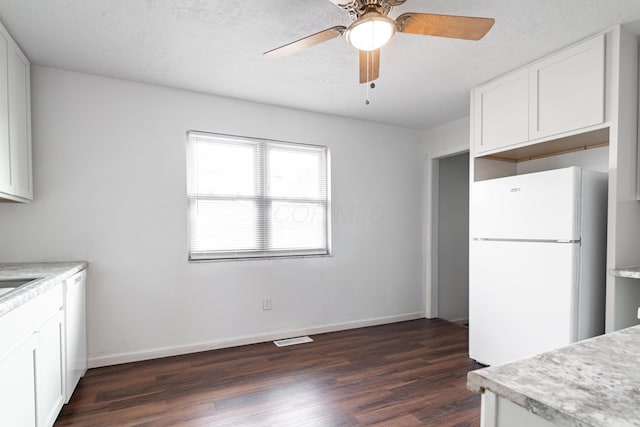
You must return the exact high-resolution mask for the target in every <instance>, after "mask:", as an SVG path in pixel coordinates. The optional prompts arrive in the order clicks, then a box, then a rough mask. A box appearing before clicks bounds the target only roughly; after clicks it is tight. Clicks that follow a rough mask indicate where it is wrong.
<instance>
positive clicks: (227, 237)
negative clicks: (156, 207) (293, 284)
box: [187, 131, 329, 261]
mask: <svg viewBox="0 0 640 427" xmlns="http://www.w3.org/2000/svg"><path fill="white" fill-rule="evenodd" d="M328 157H329V153H328V149H327V147H323V146H317V145H306V144H293V143H285V142H279V141H269V140H261V139H253V138H244V137H237V136H229V135H218V134H210V133H203V132H193V131H192V132H189V133H188V173H189V176H188V188H187V196H188V202H189V260H192V261H198V260H213V259H229V258H260V257H280V256H304V255H327V254H329V191H328V164H329V160H328Z"/></svg>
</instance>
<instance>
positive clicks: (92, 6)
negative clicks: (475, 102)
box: [0, 0, 640, 129]
mask: <svg viewBox="0 0 640 427" xmlns="http://www.w3.org/2000/svg"><path fill="white" fill-rule="evenodd" d="M407 11H412V12H426V13H441V14H453V15H468V16H484V17H493V18H495V20H496V24H495V26H494V27H493V29H492V30H491V31H490V32H489V34H488V35H487V36H486V37H485V38H484V39H483V40H481V41H478V42H472V41H461V40H452V39H445V38H436V37H425V36H416V35H409V34H397V35H396V36H395V37H394V38H393V39H392V40H391V42H390V43H389V44H388V45H387V46H385V47H383V49H382V53H381V73H380V79H379V80H378V81H377V82H376V83H377V87H376V88H375V89H374V90H371V91H370V93H369V98H370V99H371V103H370V105H368V106H366V105H365V102H364V101H365V98H366V96H367V94H366V90H367V89H366V86H365V85H360V84H358V82H357V78H358V58H357V56H358V55H357V51H355V50H354V49H353V48H351V47H350V46H349V45H347V43H346V42H345V40H343V39H340V38H338V39H334V40H331V41H328V42H326V43H324V44H321V45H318V46H315V47H312V48H310V49H307V50H305V51H303V52H300V53H297V54H295V55H292V56H288V57H285V58H281V59H267V58H264V57H263V56H262V52H264V51H266V50H269V49H272V48H274V47H277V46H280V45H282V44H285V43H288V42H291V41H293V40H296V39H299V38H301V37H304V36H307V35H310V34H312V33H315V32H318V31H321V30H324V29H326V28H328V27H331V26H334V25H348V24H349V22H350V19H349V16H348V14H347V13H346V12H344V11H342V10H341V9H339V8H337V7H336V6H335V5H333V4H332V3H331V2H329V1H328V0H226V1H224V0H108V1H105V0H47V1H36V0H2V1H1V2H0V20H1V21H2V22H3V23H4V24H5V26H6V27H7V28H8V30H9V31H10V32H11V33H12V34H13V36H14V38H15V39H16V40H17V42H18V44H20V46H21V47H22V48H23V49H24V51H25V53H26V54H27V56H28V57H29V58H30V59H31V61H32V62H33V63H35V64H39V65H47V66H52V67H57V68H62V69H66V70H73V71H81V72H87V73H92V74H99V75H104V76H110V77H117V78H122V79H127V80H134V81H140V82H148V83H153V84H159V85H163V86H169V87H176V88H182V89H188V90H193V91H197V92H205V93H211V94H216V95H222V96H228V97H234V98H240V99H247V100H252V101H257V102H264V103H268V104H274V105H281V106H287V107H293V108H299V109H304V110H310V111H317V112H323V113H330V114H336V115H341V116H347V117H356V118H360V119H364V120H371V121H376V122H384V123H389V124H394V125H399V126H406V127H411V128H418V129H428V128H432V127H434V126H437V125H439V124H442V123H445V122H448V121H451V120H454V119H456V118H460V117H463V116H465V115H467V114H468V110H469V106H468V102H469V101H468V99H469V94H468V92H469V89H470V88H471V87H473V86H475V85H477V84H478V83H481V82H484V81H486V80H489V79H491V78H493V77H496V76H498V75H500V74H502V73H504V72H507V71H510V70H512V69H514V68H517V67H519V66H522V65H524V64H526V63H528V62H531V61H532V60H535V59H537V58H540V57H541V56H544V55H546V54H548V53H550V52H553V51H554V50H557V49H559V48H561V47H564V46H566V45H568V44H571V43H573V42H575V41H578V40H580V39H582V38H584V37H586V36H589V35H591V34H593V33H596V32H598V31H601V30H604V29H606V28H608V27H610V26H613V25H615V24H619V23H623V22H629V21H634V20H639V19H640V0H538V1H531V0H408V1H407V3H405V5H403V6H402V7H398V8H395V9H394V10H393V11H392V12H391V15H390V16H392V17H395V16H397V15H399V14H400V13H403V12H407Z"/></svg>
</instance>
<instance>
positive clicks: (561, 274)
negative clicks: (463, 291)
mask: <svg viewBox="0 0 640 427" xmlns="http://www.w3.org/2000/svg"><path fill="white" fill-rule="evenodd" d="M579 248H580V246H579V244H577V243H542V242H509V241H477V240H474V241H472V242H471V257H470V266H469V268H470V280H469V355H470V357H471V358H472V359H475V360H477V361H478V362H480V363H483V364H486V365H496V364H501V363H505V362H509V361H512V360H515V359H520V358H523V357H527V356H531V355H533V354H537V353H541V352H544V351H548V350H552V349H554V348H558V347H562V346H565V345H567V344H570V343H572V342H575V341H576V331H577V322H576V320H577V308H578V307H577V301H578V298H577V295H576V294H577V292H578V287H577V282H578V281H577V279H578V278H577V277H576V274H577V273H576V272H577V271H579V270H578V269H577V266H578V265H579V264H578V263H579Z"/></svg>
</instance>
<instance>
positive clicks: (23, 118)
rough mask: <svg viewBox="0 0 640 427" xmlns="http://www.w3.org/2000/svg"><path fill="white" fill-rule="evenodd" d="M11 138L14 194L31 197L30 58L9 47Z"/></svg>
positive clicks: (26, 197)
mask: <svg viewBox="0 0 640 427" xmlns="http://www.w3.org/2000/svg"><path fill="white" fill-rule="evenodd" d="M8 64H9V141H10V142H11V169H12V177H13V180H14V194H15V195H16V196H19V197H23V198H25V199H29V200H31V199H32V198H33V191H32V186H31V101H30V97H31V94H30V89H29V88H30V82H29V79H30V70H29V61H28V60H27V58H26V57H25V56H24V55H23V54H22V52H20V51H19V50H17V49H16V48H15V47H14V48H13V49H12V48H11V46H10V48H9V55H8Z"/></svg>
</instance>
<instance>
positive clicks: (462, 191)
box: [438, 153, 469, 322]
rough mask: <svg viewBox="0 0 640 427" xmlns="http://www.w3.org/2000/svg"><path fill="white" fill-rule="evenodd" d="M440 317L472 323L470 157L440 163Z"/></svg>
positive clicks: (448, 158)
mask: <svg viewBox="0 0 640 427" xmlns="http://www.w3.org/2000/svg"><path fill="white" fill-rule="evenodd" d="M438 169H439V179H438V187H439V189H438V317H440V318H442V319H447V320H451V321H456V322H462V321H466V320H468V319H469V153H464V154H458V155H456V156H451V157H446V158H444V159H440V162H439V167H438Z"/></svg>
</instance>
